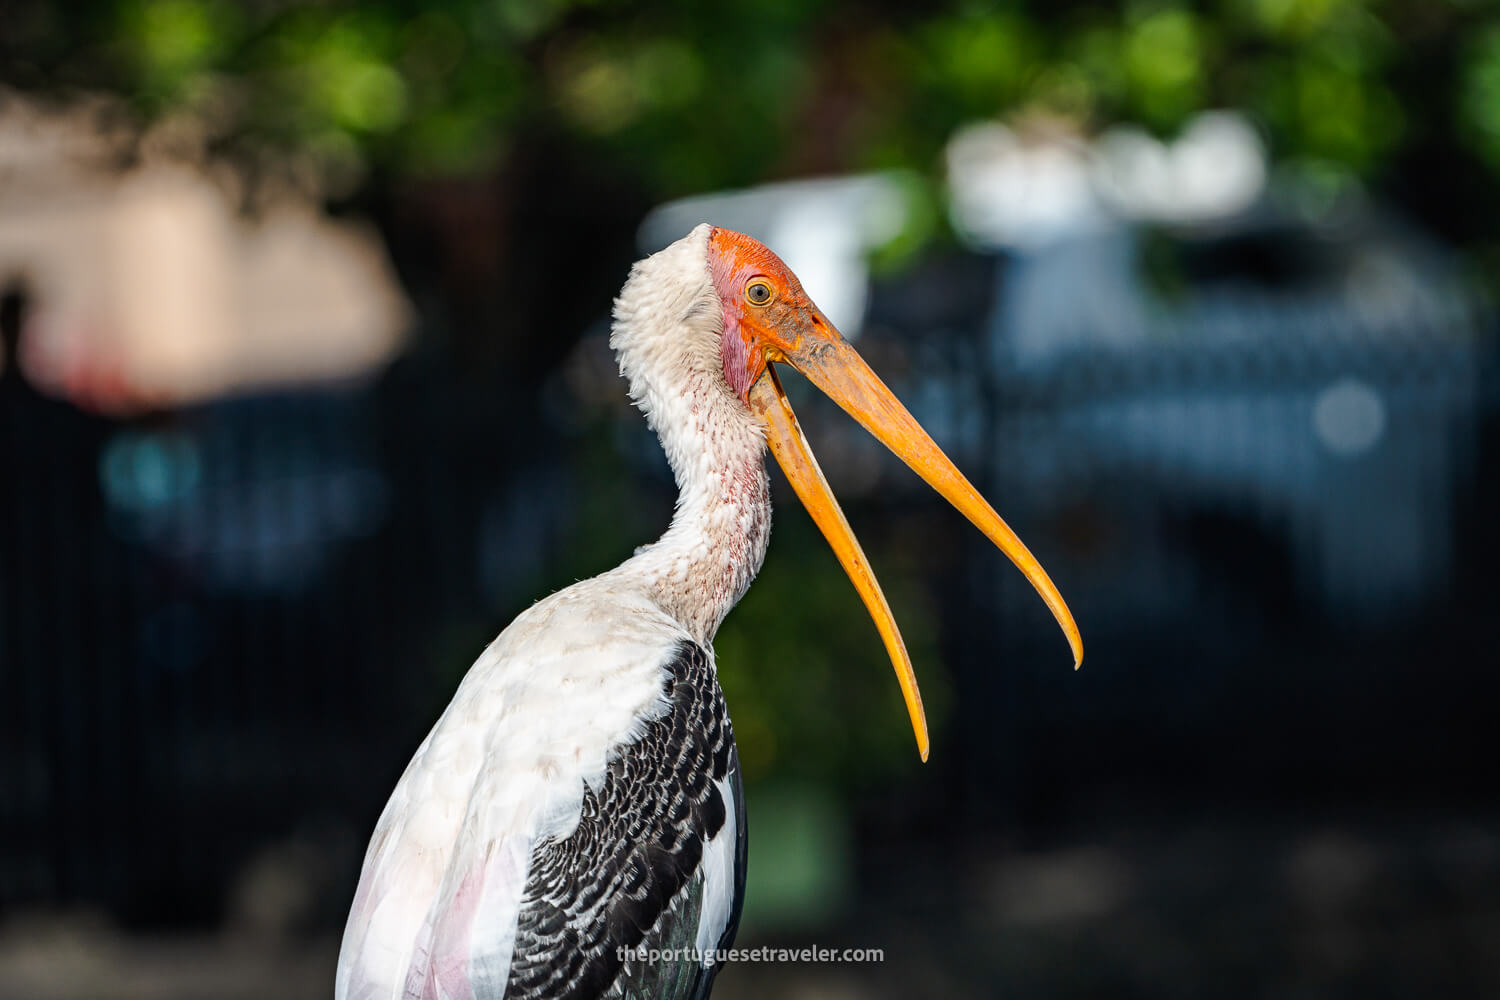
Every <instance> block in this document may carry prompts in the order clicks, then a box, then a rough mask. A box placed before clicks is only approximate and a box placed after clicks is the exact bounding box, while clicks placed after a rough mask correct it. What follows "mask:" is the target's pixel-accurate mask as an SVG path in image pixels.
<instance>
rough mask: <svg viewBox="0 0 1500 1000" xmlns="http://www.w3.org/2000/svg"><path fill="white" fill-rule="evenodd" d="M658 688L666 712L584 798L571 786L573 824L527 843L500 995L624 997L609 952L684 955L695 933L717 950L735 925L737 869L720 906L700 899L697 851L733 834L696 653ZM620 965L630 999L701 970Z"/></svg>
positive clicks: (729, 767)
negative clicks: (511, 951)
mask: <svg viewBox="0 0 1500 1000" xmlns="http://www.w3.org/2000/svg"><path fill="white" fill-rule="evenodd" d="M665 685H666V686H665V696H666V697H667V699H668V700H669V701H670V702H671V705H672V708H671V710H670V711H669V712H668V713H667V714H665V715H663V716H662V717H660V718H659V719H656V720H655V721H653V722H651V723H650V724H649V725H648V726H647V727H646V731H645V732H644V733H643V734H642V735H641V737H640V738H639V739H637V740H636V741H635V742H634V743H632V744H630V745H629V746H628V747H625V748H623V749H622V750H621V751H620V752H619V753H617V754H616V755H615V756H614V757H613V759H612V760H611V761H610V764H609V770H608V771H607V772H606V774H605V778H604V782H603V784H602V786H601V787H600V789H599V790H598V792H597V793H596V792H595V791H594V790H593V789H592V788H590V789H586V790H585V791H584V795H583V807H582V812H581V815H580V818H579V821H578V824H577V826H576V827H575V828H574V829H573V832H572V833H571V834H569V835H568V836H567V837H564V838H551V837H549V838H546V839H544V840H542V841H540V842H539V843H538V844H537V846H536V848H535V850H534V851H533V853H532V857H531V867H530V872H529V874H528V876H527V882H526V891H525V895H524V897H523V900H522V904H521V911H520V915H519V918H518V921H517V932H516V946H515V948H516V957H515V960H514V961H513V963H512V965H511V969H510V984H509V988H508V989H507V990H506V996H507V997H515V998H540V997H569V998H583V997H597V996H605V995H621V996H623V995H624V992H623V991H624V990H625V989H626V988H627V984H626V983H619V984H618V985H617V980H619V979H620V978H621V973H622V971H624V967H625V965H626V964H627V963H626V962H625V961H624V960H623V956H622V954H621V949H627V948H637V947H643V946H649V947H653V948H658V949H666V948H672V949H677V948H683V949H685V948H689V947H692V946H694V945H695V944H696V942H697V941H698V940H699V938H700V935H701V934H702V933H703V932H704V931H705V930H706V932H707V934H708V937H709V940H711V941H712V946H714V947H717V946H718V945H719V943H720V941H721V940H722V938H723V936H724V934H725V933H726V932H727V931H729V930H730V927H731V924H733V923H734V922H736V921H737V918H738V901H739V900H740V899H742V898H743V897H742V888H743V886H742V878H743V873H742V872H740V873H738V874H739V876H740V878H739V879H737V884H736V885H735V886H734V887H733V894H734V901H733V902H732V904H731V906H730V907H729V908H728V909H727V910H726V908H725V907H723V906H721V905H719V904H720V902H721V901H720V900H717V899H705V898H704V897H705V887H706V879H705V872H704V864H703V862H704V857H705V845H708V844H710V843H711V842H712V841H714V840H715V839H716V838H717V837H719V836H720V835H721V834H723V833H724V832H725V831H726V830H727V831H728V835H729V837H730V838H731V839H733V838H735V831H736V830H738V831H743V830H744V822H743V816H739V815H736V816H733V817H731V816H730V810H733V809H736V808H737V807H738V803H737V802H736V801H735V799H734V798H732V797H731V798H726V796H725V794H724V791H725V789H726V784H725V783H726V781H729V780H733V781H738V779H739V775H738V768H737V767H736V763H737V762H736V759H735V753H734V734H733V730H732V728H731V726H730V723H729V716H728V713H727V712H726V710H725V708H724V696H723V694H722V693H721V692H720V690H719V685H718V681H717V680H716V679H715V677H714V673H713V669H712V666H711V664H710V660H709V654H708V653H707V652H706V651H705V650H704V649H703V648H702V647H701V646H698V645H697V644H696V643H684V644H682V645H681V646H680V647H679V648H678V650H677V651H676V652H675V654H674V655H673V657H672V659H671V661H670V663H669V664H668V669H667V677H666V682H665ZM736 846H738V845H736ZM714 891H722V889H720V888H717V887H716V888H715V890H714ZM710 914H711V915H712V917H713V919H712V920H711V923H710V925H709V926H708V927H707V928H706V929H705V928H702V927H701V926H700V925H701V923H702V921H703V920H704V919H705V918H708V917H709V915H710ZM630 964H631V966H632V967H631V968H630V969H629V972H628V976H627V977H626V978H627V980H628V989H629V990H630V992H632V993H636V994H638V995H641V996H651V997H657V996H692V995H696V989H695V987H696V984H697V983H698V982H699V981H700V980H703V979H706V978H707V977H708V976H709V975H711V972H710V970H708V969H703V968H699V967H698V963H697V962H695V961H692V960H688V961H686V962H673V963H670V964H666V965H657V966H651V967H644V966H645V963H640V962H633V963H630ZM678 966H685V968H678ZM677 986H686V987H688V991H687V992H683V993H677V992H674V991H673V987H677Z"/></svg>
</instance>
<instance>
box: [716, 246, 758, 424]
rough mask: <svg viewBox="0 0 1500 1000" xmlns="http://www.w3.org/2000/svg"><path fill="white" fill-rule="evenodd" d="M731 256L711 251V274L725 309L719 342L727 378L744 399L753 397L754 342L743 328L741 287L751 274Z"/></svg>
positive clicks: (732, 387)
mask: <svg viewBox="0 0 1500 1000" xmlns="http://www.w3.org/2000/svg"><path fill="white" fill-rule="evenodd" d="M731 264H732V262H731V260H730V259H729V258H728V257H724V256H720V255H719V254H714V253H710V254H709V276H710V278H711V280H712V281H713V286H714V291H716V292H717V293H718V295H719V302H720V303H721V304H722V307H723V310H724V333H723V336H722V338H721V341H720V344H719V353H720V354H721V355H722V356H723V359H724V381H726V382H728V383H729V387H730V388H731V389H733V390H734V393H735V395H736V396H739V397H740V399H741V400H742V401H744V402H749V400H750V345H749V344H748V343H747V342H746V340H745V334H744V331H742V330H741V329H740V316H741V314H742V313H743V312H744V307H743V306H742V305H741V304H740V292H739V287H740V285H742V284H743V283H744V281H745V279H747V278H748V277H749V276H750V269H749V268H748V267H740V268H739V269H737V270H736V269H735V268H733V267H732V266H731Z"/></svg>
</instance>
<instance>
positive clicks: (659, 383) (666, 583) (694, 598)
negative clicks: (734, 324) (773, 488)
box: [609, 224, 771, 644]
mask: <svg viewBox="0 0 1500 1000" xmlns="http://www.w3.org/2000/svg"><path fill="white" fill-rule="evenodd" d="M710 230H711V227H710V226H708V225H706V224H705V225H700V226H698V227H697V228H696V229H694V230H693V231H692V232H691V233H689V234H688V235H687V236H684V237H683V238H682V239H680V240H678V241H677V242H676V243H673V244H672V245H671V246H669V247H667V248H666V249H665V250H662V251H661V252H660V253H657V254H654V255H652V256H650V257H648V258H646V259H645V260H642V261H640V262H638V263H637V264H636V265H635V267H634V268H632V269H631V272H630V278H629V280H627V281H626V282H625V287H624V288H623V289H621V291H620V295H619V298H617V299H616V300H615V309H614V328H613V331H612V333H611V335H610V341H609V342H610V346H611V347H613V348H614V349H615V352H616V354H617V355H618V357H619V360H620V373H621V374H622V375H624V376H625V378H626V379H627V380H628V381H629V383H630V397H631V398H632V399H633V400H635V403H636V405H637V406H639V407H640V408H641V411H642V412H643V413H645V414H646V421H647V423H649V424H650V426H651V428H652V429H653V430H655V431H656V434H657V437H659V438H660V439H661V443H662V447H663V448H664V449H665V450H666V453H667V461H668V462H669V463H670V464H671V466H672V473H673V475H674V476H675V477H676V480H677V488H678V497H677V510H676V513H675V515H674V516H673V518H672V525H671V527H670V528H668V529H667V532H666V534H664V535H663V536H662V537H661V539H660V540H659V541H657V542H655V543H653V544H651V545H648V546H645V547H644V548H642V549H640V550H639V551H638V552H637V553H636V555H635V556H634V557H633V558H632V559H630V560H628V561H627V562H626V563H625V564H624V565H622V566H621V567H620V568H619V570H617V571H616V572H619V573H621V574H626V575H634V576H638V577H639V578H640V579H642V580H643V581H644V582H645V583H646V585H647V587H648V590H649V591H650V593H651V594H652V597H653V598H654V599H655V600H656V601H657V603H658V604H659V605H660V606H661V607H662V608H663V609H664V610H666V611H667V612H668V613H669V614H671V615H672V616H673V617H674V618H676V619H677V620H678V621H679V622H681V623H682V624H683V626H684V627H685V628H687V630H688V631H689V633H691V634H692V635H693V637H694V638H695V639H697V640H698V641H700V642H702V643H704V644H708V643H711V642H712V640H713V636H714V633H715V632H717V631H718V628H719V625H720V624H721V623H722V622H723V620H724V616H725V615H727V614H728V613H729V610H730V608H732V607H734V605H735V603H736V602H737V601H739V599H740V598H741V597H742V596H744V593H745V590H746V588H748V587H749V586H750V581H751V580H752V579H753V578H754V577H755V574H756V573H757V572H758V571H759V570H760V566H761V562H762V561H763V560H764V558H765V554H766V546H767V544H768V543H769V541H770V531H771V504H770V495H769V491H768V488H767V480H766V471H765V450H766V445H765V435H764V430H763V429H762V428H761V426H760V424H759V422H758V421H757V419H756V418H755V417H754V416H753V415H752V414H751V412H750V410H749V408H748V407H747V406H746V405H745V404H744V403H743V402H742V401H741V400H740V399H739V398H738V397H737V396H736V395H735V394H734V391H733V390H732V389H731V388H730V387H729V383H728V382H726V381H725V380H724V367H723V358H722V355H721V348H720V342H721V334H722V331H723V328H724V316H723V307H722V305H721V304H720V302H719V298H718V294H717V293H716V292H715V291H714V288H713V283H712V281H711V279H710V273H709V263H708V238H709V233H710Z"/></svg>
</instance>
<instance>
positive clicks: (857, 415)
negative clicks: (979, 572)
mask: <svg viewBox="0 0 1500 1000" xmlns="http://www.w3.org/2000/svg"><path fill="white" fill-rule="evenodd" d="M796 312H797V313H799V314H800V315H798V316H797V318H796V319H794V320H792V323H791V325H794V326H797V327H801V329H786V328H783V329H779V330H777V331H776V335H775V336H774V337H767V338H765V342H766V360H767V361H768V362H773V361H781V362H785V363H787V364H790V365H791V366H792V367H794V368H796V369H797V370H798V371H800V372H801V373H802V374H804V375H806V376H807V377H808V378H809V379H811V380H812V382H813V384H814V385H816V386H817V387H818V388H819V389H821V390H822V391H823V392H824V393H826V394H827V395H828V396H829V397H831V398H832V399H833V400H834V401H835V402H836V403H838V404H839V405H840V406H842V407H843V408H844V409H845V410H846V411H847V412H848V413H849V414H850V415H851V416H853V417H854V419H855V420H858V421H859V422H860V424H862V425H863V426H864V428H865V429H866V430H868V431H869V432H870V433H871V434H873V435H875V437H877V438H879V439H880V441H881V442H883V443H884V444H885V445H886V447H888V448H890V449H891V451H893V452H895V453H896V455H897V456H899V457H900V458H901V460H902V461H903V462H905V463H906V464H907V465H909V466H911V468H912V469H913V470H915V471H916V473H917V475H919V476H921V477H922V478H923V479H925V480H926V481H927V484H928V485H929V486H931V487H932V488H933V489H935V490H937V491H938V492H939V493H941V494H942V495H943V496H944V497H946V498H947V499H948V501H949V502H950V503H951V504H953V506H955V507H957V508H958V509H959V510H960V511H961V512H962V513H963V515H964V516H965V517H967V518H968V519H969V520H970V521H972V522H974V524H975V526H976V527H978V528H979V530H980V531H982V532H984V534H985V535H986V537H988V538H989V540H990V541H991V542H994V543H995V545H996V546H998V547H999V549H1000V551H1002V552H1004V553H1005V554H1006V555H1007V556H1008V557H1009V558H1010V560H1011V562H1013V563H1015V564H1016V566H1017V568H1019V569H1020V570H1021V572H1022V573H1024V574H1025V575H1026V579H1028V580H1030V581H1031V585H1032V586H1033V587H1035V588H1036V590H1037V593H1039V594H1041V595H1042V600H1044V601H1046V602H1047V607H1049V608H1051V609H1052V614H1053V616H1054V617H1055V618H1056V619H1057V623H1058V624H1059V625H1061V626H1062V630H1063V634H1064V635H1066V636H1067V637H1068V645H1069V646H1070V647H1072V650H1073V666H1074V668H1075V669H1076V668H1077V667H1079V666H1081V665H1082V663H1083V639H1082V638H1081V637H1080V636H1079V634H1078V626H1077V624H1075V623H1074V621H1073V615H1072V612H1070V611H1069V610H1068V606H1067V604H1066V603H1064V602H1063V599H1062V595H1061V594H1059V593H1058V592H1057V588H1056V587H1055V586H1053V584H1052V580H1051V579H1050V578H1049V577H1048V576H1047V571H1046V570H1044V569H1042V566H1041V564H1040V563H1039V562H1037V561H1036V557H1035V556H1033V555H1032V554H1031V552H1030V551H1029V550H1028V549H1027V548H1026V546H1025V545H1024V544H1022V542H1021V540H1020V539H1019V538H1017V537H1016V533H1015V532H1014V531H1012V530H1011V529H1010V526H1009V525H1007V524H1006V523H1005V521H1003V520H1002V519H1001V518H1000V515H999V514H996V513H995V510H994V508H992V507H991V506H990V505H989V504H988V503H987V502H986V501H985V499H984V497H982V496H980V495H979V492H978V491H977V490H975V489H974V487H973V486H972V485H971V484H970V483H969V481H968V480H967V479H965V478H964V475H963V473H961V472H959V471H958V469H957V468H956V467H955V466H954V464H953V463H952V462H951V461H949V459H948V456H946V455H944V454H943V451H942V449H941V448H939V447H938V446H937V445H936V444H935V443H934V442H933V440H932V438H931V437H929V436H928V434H927V432H926V431H924V430H923V429H922V426H921V425H920V424H918V423H917V421H916V419H915V418H913V417H912V415H911V414H910V413H908V412H907V411H906V407H904V406H902V405H901V403H900V401H899V400H897V399H896V397H895V395H893V394H892V393H891V390H890V389H888V388H886V386H885V383H883V382H881V381H880V378H879V377H878V376H877V375H876V374H875V373H874V372H873V371H871V370H870V367H869V366H868V365H866V364H865V362H864V359H862V358H861V357H860V356H859V354H858V353H857V352H856V351H855V350H854V348H853V347H851V346H850V345H849V342H848V341H846V340H845V339H844V338H843V337H842V336H841V335H840V334H839V332H838V331H837V330H836V329H834V327H833V325H832V324H831V323H829V322H828V320H827V318H826V317H824V316H823V315H822V313H821V312H819V311H818V310H817V307H816V306H811V304H810V303H809V304H807V305H806V306H804V307H803V309H799V310H796ZM787 318H788V319H792V318H791V317H787ZM799 320H800V322H799ZM768 332H769V331H768ZM749 403H750V407H751V409H752V410H754V411H755V412H756V413H758V414H760V416H761V417H762V418H763V419H764V420H765V422H766V440H767V442H768V443H769V444H770V446H771V453H772V454H773V455H775V456H776V460H777V461H778V462H780V463H781V467H782V469H783V470H785V472H786V476H787V479H789V480H790V481H791V484H792V488H793V489H794V490H795V491H796V493H797V497H798V499H800V500H801V501H802V503H803V505H804V506H805V507H806V508H807V511H808V513H809V514H811V515H812V519H813V521H814V522H815V523H816V524H817V525H818V528H819V529H820V530H821V531H822V532H823V535H824V537H826V538H827V539H828V543H829V544H830V545H831V546H832V547H833V551H834V553H835V554H836V555H837V556H838V559H839V562H840V563H841V564H842V565H843V567H844V572H846V573H848V574H849V579H850V580H851V581H853V583H854V588H855V589H856V590H857V591H859V596H860V598H861V599H863V600H864V602H865V607H866V608H868V609H869V611H870V617H872V618H873V619H874V620H875V627H876V628H877V629H878V630H879V631H880V637H881V639H882V640H883V641H884V642H885V648H886V652H887V653H889V654H890V657H891V665H892V666H893V667H895V670H896V680H897V681H898V682H899V683H900V685H901V694H902V697H904V698H905V699H906V711H907V713H908V714H909V715H910V716H911V725H912V730H913V732H914V733H915V734H916V737H917V750H918V751H919V752H920V753H921V755H922V759H923V760H924V761H925V760H926V759H927V753H928V747H929V744H928V737H927V716H926V713H925V712H924V710H923V708H922V693H921V691H920V690H919V689H918V687H917V677H916V673H915V672H914V671H913V670H912V665H911V657H910V656H908V655H907V652H906V644H905V643H903V642H902V641H901V632H900V630H899V629H897V627H896V619H895V617H894V616H893V615H892V614H891V609H890V605H888V604H887V603H886V600H885V595H884V594H883V593H881V591H880V584H879V583H877V582H876V580H875V574H874V572H873V571H872V570H871V569H870V563H869V560H868V559H866V558H865V554H864V552H863V551H862V550H861V549H860V547H859V542H858V540H856V539H855V537H854V532H853V531H851V530H850V528H849V522H848V521H847V520H845V518H844V512H843V511H842V510H840V509H839V505H838V501H837V500H835V499H834V496H833V491H832V490H830V489H829V487H828V481H827V480H826V479H824V478H823V473H822V471H821V470H820V469H819V468H818V463H817V460H816V459H815V458H813V453H812V449H811V448H809V447H808V444H807V439H806V438H805V437H803V435H802V428H801V427H799V426H798V424H797V416H796V414H794V413H793V412H792V408H791V405H790V404H789V403H788V402H787V398H786V395H785V394H784V393H783V392H782V389H781V382H780V380H779V379H778V378H777V376H776V372H775V371H774V369H773V366H772V365H771V364H767V365H766V370H765V372H764V374H762V375H761V377H760V378H759V379H757V380H756V381H755V383H754V384H753V385H752V386H751V388H750V392H749Z"/></svg>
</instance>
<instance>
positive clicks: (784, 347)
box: [708, 227, 838, 402]
mask: <svg viewBox="0 0 1500 1000" xmlns="http://www.w3.org/2000/svg"><path fill="white" fill-rule="evenodd" d="M708 259H709V272H710V274H711V275H712V277H713V283H714V289H715V290H716V291H717V292H718V293H719V302H720V303H721V305H722V306H723V309H724V340H723V343H722V345H721V348H722V353H723V356H724V380H725V381H726V382H728V383H729V385H730V387H731V388H732V389H734V391H735V394H736V395H738V396H739V397H740V399H741V400H742V401H744V402H749V399H750V387H751V386H752V385H754V384H755V381H756V379H758V378H760V377H761V375H762V374H764V373H765V370H766V363H767V362H770V361H784V360H786V358H787V357H788V356H789V355H792V354H795V353H797V352H799V351H800V350H802V348H803V347H804V341H805V338H806V337H808V336H809V335H811V336H815V337H822V338H829V339H836V338H837V337H838V334H837V333H836V332H834V330H833V327H832V325H831V324H829V322H828V320H827V319H826V318H825V317H824V316H823V314H822V312H821V311H819V309H818V307H817V306H815V305H813V302H812V300H811V299H809V298H808V297H807V293H806V292H804V291H803V290H802V282H800V281H798V280H797V276H796V275H795V274H793V273H792V271H791V268H789V267H787V266H786V265H785V264H783V263H782V262H781V258H780V257H778V256H776V255H775V254H774V253H772V252H771V251H770V250H768V249H766V246H765V244H763V243H761V242H760V241H759V240H755V239H751V238H750V237H749V236H746V235H745V234H744V233H737V232H735V231H734V230H732V229H720V228H718V227H714V229H713V230H712V232H710V233H709V237H708ZM757 278H759V279H762V280H764V281H765V282H766V284H768V285H770V287H771V292H772V295H771V299H770V301H769V302H766V303H765V304H764V305H755V304H753V303H751V302H750V300H749V299H748V298H746V296H745V291H746V289H747V288H749V286H750V285H751V283H752V282H754V281H755V280H756V279H757Z"/></svg>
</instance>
